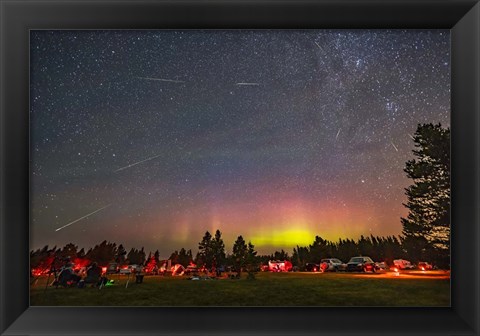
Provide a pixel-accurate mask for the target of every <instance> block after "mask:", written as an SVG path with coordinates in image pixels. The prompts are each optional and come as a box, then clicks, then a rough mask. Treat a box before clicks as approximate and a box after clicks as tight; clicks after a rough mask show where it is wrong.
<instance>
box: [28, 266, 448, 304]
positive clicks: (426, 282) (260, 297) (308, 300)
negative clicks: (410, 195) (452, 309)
mask: <svg viewBox="0 0 480 336" xmlns="http://www.w3.org/2000/svg"><path fill="white" fill-rule="evenodd" d="M110 278H111V279H114V280H115V284H114V285H113V286H109V287H105V288H102V289H101V290H99V289H96V288H90V287H88V288H82V289H79V288H58V289H55V288H53V287H48V288H47V289H45V284H46V277H45V278H40V279H38V281H37V282H36V283H35V284H34V285H32V287H31V292H30V298H31V302H30V304H31V305H32V306H57V305H58V306H422V307H423V306H449V305H450V280H449V279H448V278H446V277H439V276H431V277H429V276H408V275H401V276H394V275H391V274H390V275H389V274H365V275H364V274H345V273H258V274H257V278H256V279H255V280H247V279H246V275H244V277H243V278H242V279H239V280H231V279H222V280H199V281H191V280H190V281H189V280H186V278H185V277H169V276H167V277H162V276H150V277H148V276H147V277H145V279H144V283H143V284H135V283H134V282H133V283H132V282H130V283H129V286H128V288H125V284H126V280H127V276H125V275H122V276H120V275H114V276H111V277H110Z"/></svg>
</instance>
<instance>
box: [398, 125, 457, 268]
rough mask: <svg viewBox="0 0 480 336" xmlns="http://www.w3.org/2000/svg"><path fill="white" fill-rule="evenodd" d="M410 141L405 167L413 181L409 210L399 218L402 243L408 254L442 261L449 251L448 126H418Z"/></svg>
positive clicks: (408, 201)
mask: <svg viewBox="0 0 480 336" xmlns="http://www.w3.org/2000/svg"><path fill="white" fill-rule="evenodd" d="M413 141H414V143H415V147H416V149H414V150H413V154H414V155H415V159H413V160H409V161H407V163H406V166H405V169H404V171H405V172H406V173H407V177H408V178H410V179H412V180H413V184H412V185H411V186H409V187H408V188H406V189H405V190H406V195H407V203H406V204H404V205H405V207H407V208H408V210H409V213H408V216H407V218H402V219H401V222H402V225H403V230H402V233H403V235H404V239H403V241H402V242H403V244H404V248H405V249H406V250H407V253H408V254H409V255H413V254H415V255H416V256H418V257H417V258H424V257H426V256H428V255H431V256H432V257H433V259H435V261H436V262H437V263H441V264H445V263H448V258H449V251H450V129H448V128H443V127H442V126H441V125H440V124H437V125H433V124H423V125H418V128H417V131H416V132H415V135H414V137H413ZM432 252H433V253H432ZM442 266H446V265H442Z"/></svg>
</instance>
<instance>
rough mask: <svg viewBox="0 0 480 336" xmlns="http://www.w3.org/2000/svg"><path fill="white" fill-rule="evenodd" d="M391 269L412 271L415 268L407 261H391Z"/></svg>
mask: <svg viewBox="0 0 480 336" xmlns="http://www.w3.org/2000/svg"><path fill="white" fill-rule="evenodd" d="M393 267H395V268H397V269H399V270H405V269H413V268H414V267H415V266H413V265H412V263H411V262H410V261H408V260H404V259H396V260H394V261H393Z"/></svg>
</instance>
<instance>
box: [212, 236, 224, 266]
mask: <svg viewBox="0 0 480 336" xmlns="http://www.w3.org/2000/svg"><path fill="white" fill-rule="evenodd" d="M212 256H213V263H214V264H215V266H216V267H219V266H221V265H222V264H223V263H224V262H225V244H224V242H223V239H222V233H221V232H220V230H217V231H216V232H215V237H214V238H213V240H212Z"/></svg>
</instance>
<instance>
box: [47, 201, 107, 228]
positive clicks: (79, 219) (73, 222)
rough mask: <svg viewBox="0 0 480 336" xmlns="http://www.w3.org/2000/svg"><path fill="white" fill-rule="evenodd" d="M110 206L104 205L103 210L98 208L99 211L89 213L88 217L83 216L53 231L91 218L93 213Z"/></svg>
mask: <svg viewBox="0 0 480 336" xmlns="http://www.w3.org/2000/svg"><path fill="white" fill-rule="evenodd" d="M110 205H111V204H109V205H106V206H104V207H103V208H100V209H97V210H95V211H94V212H90V213H89V214H88V215H85V216H83V217H80V218H78V219H75V220H74V221H72V222H70V223H68V224H65V225H64V226H61V227H59V228H58V229H56V230H55V232H57V231H60V230H61V229H63V228H66V227H67V226H70V225H72V224H75V223H76V222H78V221H81V220H82V219H84V218H87V217H88V216H91V215H93V214H94V213H97V212H99V211H102V210H103V209H106V208H108V207H109V206H110Z"/></svg>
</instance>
